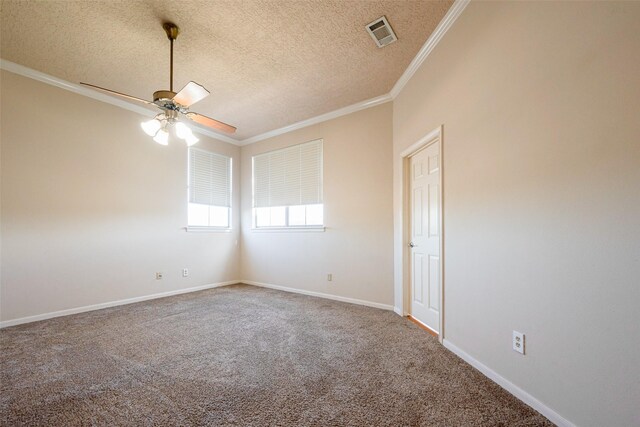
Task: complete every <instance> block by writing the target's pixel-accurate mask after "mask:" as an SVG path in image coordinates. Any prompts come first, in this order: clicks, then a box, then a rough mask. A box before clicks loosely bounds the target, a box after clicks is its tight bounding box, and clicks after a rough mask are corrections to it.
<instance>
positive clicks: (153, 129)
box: [140, 119, 162, 136]
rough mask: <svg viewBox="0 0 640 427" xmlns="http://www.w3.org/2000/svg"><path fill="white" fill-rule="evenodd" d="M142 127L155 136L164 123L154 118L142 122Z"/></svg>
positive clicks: (148, 133) (145, 131)
mask: <svg viewBox="0 0 640 427" xmlns="http://www.w3.org/2000/svg"><path fill="white" fill-rule="evenodd" d="M140 127H141V128H142V130H143V131H144V133H146V134H147V135H149V136H155V135H156V134H157V133H158V131H159V130H160V128H161V127H162V123H160V120H158V119H152V120H149V121H146V122H142V123H140Z"/></svg>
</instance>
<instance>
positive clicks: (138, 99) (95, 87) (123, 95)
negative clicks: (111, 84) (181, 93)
mask: <svg viewBox="0 0 640 427" xmlns="http://www.w3.org/2000/svg"><path fill="white" fill-rule="evenodd" d="M80 84H81V85H83V86H88V87H91V88H94V89H98V90H101V91H103V92H107V93H109V94H111V95H117V96H121V97H123V98H127V99H130V100H132V101H138V102H143V103H145V104H151V105H155V104H154V103H153V102H150V101H145V100H144V99H140V98H136V97H135V96H131V95H127V94H126V93H121V92H116V91H115V90H111V89H105V88H103V87H100V86H96V85H92V84H89V83H82V82H80Z"/></svg>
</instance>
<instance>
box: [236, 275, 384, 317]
mask: <svg viewBox="0 0 640 427" xmlns="http://www.w3.org/2000/svg"><path fill="white" fill-rule="evenodd" d="M240 283H246V284H247V285H253V286H259V287H261V288H269V289H275V290H277V291H284V292H292V293H294V294H302V295H309V296H312V297H319V298H326V299H331V300H334V301H341V302H348V303H350V304H358V305H365V306H367V307H374V308H381V309H383V310H393V306H392V305H389V304H380V303H379V302H372V301H365V300H361V299H356V298H347V297H341V296H338V295H331V294H323V293H322V292H314V291H305V290H303V289H296V288H288V287H286V286H280V285H272V284H269V283H262V282H254V281H253V280H242V281H240Z"/></svg>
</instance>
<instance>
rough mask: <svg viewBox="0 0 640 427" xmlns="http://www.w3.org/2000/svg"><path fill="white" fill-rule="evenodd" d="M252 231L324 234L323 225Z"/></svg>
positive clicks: (254, 230) (254, 229) (268, 228)
mask: <svg viewBox="0 0 640 427" xmlns="http://www.w3.org/2000/svg"><path fill="white" fill-rule="evenodd" d="M251 231H253V232H257V233H323V232H324V231H325V227H324V226H323V225H321V226H316V227H258V228H256V227H253V228H251Z"/></svg>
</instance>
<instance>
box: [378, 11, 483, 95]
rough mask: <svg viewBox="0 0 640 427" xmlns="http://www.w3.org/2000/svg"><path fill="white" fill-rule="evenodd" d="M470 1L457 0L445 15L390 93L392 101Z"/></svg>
mask: <svg viewBox="0 0 640 427" xmlns="http://www.w3.org/2000/svg"><path fill="white" fill-rule="evenodd" d="M470 1H471V0H456V1H455V2H454V3H453V5H452V6H451V8H449V10H448V11H447V13H446V14H445V15H444V18H442V21H440V23H439V24H438V26H437V27H436V29H435V30H433V33H431V35H430V36H429V38H428V39H427V41H426V42H424V44H423V45H422V48H420V50H419V51H418V54H417V55H416V56H415V58H413V61H411V63H410V64H409V66H408V67H407V69H406V70H405V71H404V73H402V76H400V78H399V79H398V81H397V82H396V84H395V85H394V86H393V88H392V89H391V92H389V94H390V95H391V98H392V99H396V97H397V96H398V95H399V94H400V92H401V91H402V89H403V88H404V87H405V85H406V84H407V83H408V82H409V80H410V79H411V77H413V75H414V74H415V73H416V71H418V69H419V68H420V66H421V65H422V63H423V62H424V61H425V59H427V57H428V56H429V54H430V53H431V52H432V51H433V49H434V48H435V47H436V46H437V45H438V43H439V42H440V40H442V38H443V37H444V35H445V34H446V33H447V31H449V28H451V26H452V25H453V23H454V22H455V21H456V19H458V17H459V16H460V15H461V14H462V11H464V9H465V8H466V7H467V5H468V4H469V3H470Z"/></svg>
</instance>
